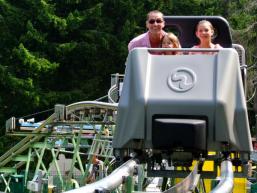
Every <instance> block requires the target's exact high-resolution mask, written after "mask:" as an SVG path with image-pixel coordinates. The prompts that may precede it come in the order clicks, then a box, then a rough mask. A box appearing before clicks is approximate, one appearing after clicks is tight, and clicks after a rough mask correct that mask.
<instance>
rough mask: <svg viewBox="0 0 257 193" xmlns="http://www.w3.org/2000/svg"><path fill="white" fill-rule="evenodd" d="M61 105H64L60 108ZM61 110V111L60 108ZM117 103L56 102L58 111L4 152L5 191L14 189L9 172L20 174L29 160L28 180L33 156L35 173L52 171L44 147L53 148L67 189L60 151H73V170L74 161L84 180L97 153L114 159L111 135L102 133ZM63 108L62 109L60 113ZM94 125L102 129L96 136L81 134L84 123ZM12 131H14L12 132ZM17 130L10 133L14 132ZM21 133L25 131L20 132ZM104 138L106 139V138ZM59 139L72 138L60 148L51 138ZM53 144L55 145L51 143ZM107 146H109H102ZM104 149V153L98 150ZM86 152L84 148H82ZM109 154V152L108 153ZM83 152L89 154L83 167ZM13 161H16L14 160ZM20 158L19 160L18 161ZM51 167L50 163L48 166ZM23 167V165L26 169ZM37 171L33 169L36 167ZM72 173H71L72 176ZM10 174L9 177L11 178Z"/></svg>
mask: <svg viewBox="0 0 257 193" xmlns="http://www.w3.org/2000/svg"><path fill="white" fill-rule="evenodd" d="M58 107H61V108H58ZM60 109H61V110H60ZM116 110H117V104H111V103H104V102H98V101H82V102H77V103H73V104H70V105H68V106H64V105H56V107H55V112H54V113H53V114H52V115H51V116H49V117H48V118H47V119H46V120H45V121H44V122H42V124H41V125H40V126H39V127H38V128H36V129H35V130H33V131H32V132H31V133H28V134H27V135H26V134H25V135H26V136H25V137H24V138H23V139H22V140H21V141H20V142H18V143H17V144H16V145H15V146H14V147H12V148H11V149H9V150H8V151H7V152H6V153H5V154H3V155H2V156H1V157H0V173H1V177H0V181H1V178H2V180H4V182H5V185H6V191H7V192H8V191H11V190H10V187H9V183H10V175H13V174H18V173H19V172H18V171H17V170H18V169H19V168H20V167H21V166H23V165H24V164H25V163H26V171H25V183H26V182H27V180H29V179H28V178H29V177H28V170H29V167H30V162H31V161H32V160H34V157H35V158H37V164H36V165H37V166H36V170H35V173H34V175H36V173H37V172H38V171H39V170H40V167H41V168H42V169H43V170H44V171H45V172H46V173H47V174H49V168H47V167H48V166H47V165H46V164H45V163H44V161H43V159H44V156H45V155H46V154H45V152H46V151H45V150H50V152H51V155H52V163H53V164H54V165H55V167H56V168H57V172H58V176H59V180H60V181H61V183H62V187H63V188H64V189H65V187H64V186H65V184H64V182H63V178H62V174H61V171H60V168H59V166H58V163H57V162H58V160H57V156H58V155H59V153H66V154H67V153H71V154H72V155H73V156H72V157H73V158H72V160H71V161H72V162H71V170H73V169H72V168H75V164H76V163H78V164H79V167H80V171H81V173H82V175H83V177H82V179H85V178H87V177H88V175H90V171H89V170H90V166H91V165H92V164H93V163H92V161H93V159H94V155H98V156H99V157H104V159H105V162H106V161H107V162H106V163H108V162H109V161H110V160H109V159H112V157H113V156H112V151H110V150H109V148H110V147H111V144H109V141H110V139H111V137H104V136H103V135H102V134H101V132H102V130H103V128H104V125H106V126H108V127H110V126H111V125H114V124H115V123H114V120H113V116H114V115H115V114H116ZM61 111H63V112H61ZM85 124H86V125H91V126H92V127H93V128H94V130H95V126H94V125H96V124H98V125H101V129H100V130H99V131H97V132H96V131H94V130H92V131H93V132H96V134H93V136H90V135H91V134H90V135H89V136H87V135H86V136H84V134H83V133H82V132H83V131H82V126H83V125H85ZM63 126H64V128H66V127H69V128H71V129H70V130H68V131H66V130H65V132H63V133H59V131H57V130H56V129H54V128H58V127H60V128H63ZM75 126H76V128H77V130H73V128H75ZM12 132H13V131H12ZM15 133H16V131H14V132H13V133H11V134H12V135H15ZM18 133H22V132H18ZM103 137H104V138H103ZM59 139H63V140H66V141H70V143H69V144H68V146H67V145H66V146H64V145H61V146H60V147H56V145H53V144H52V143H53V142H51V141H54V142H56V141H58V140H59ZM82 140H83V142H84V143H85V141H86V143H92V142H87V141H88V140H89V141H92V140H93V144H92V145H86V146H85V145H83V143H81V141H82ZM51 144H52V145H51ZM105 146H107V147H106V148H107V149H103V148H105ZM67 147H68V148H72V149H73V150H72V151H70V150H68V151H67V150H66V148H67ZM85 147H86V149H88V150H86V151H87V153H84V152H81V151H80V149H81V148H82V149H83V148H85ZM99 148H101V149H100V150H101V152H97V151H99ZM33 150H34V152H33ZM83 151H85V150H83ZM105 154H106V155H105ZM81 155H87V160H88V161H87V162H88V164H87V165H86V167H85V168H84V166H83V164H82V158H81ZM13 161H14V162H13ZM17 161H18V162H17ZM49 167H50V166H49ZM23 169H24V168H23ZM33 170H34V169H33ZM71 175H72V173H71V172H70V173H69V176H71ZM8 176H9V177H8Z"/></svg>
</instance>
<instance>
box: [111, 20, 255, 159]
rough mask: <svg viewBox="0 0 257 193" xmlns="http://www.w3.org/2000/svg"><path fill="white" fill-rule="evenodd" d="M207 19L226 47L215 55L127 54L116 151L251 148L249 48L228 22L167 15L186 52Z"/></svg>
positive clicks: (198, 152) (138, 51) (135, 51)
mask: <svg viewBox="0 0 257 193" xmlns="http://www.w3.org/2000/svg"><path fill="white" fill-rule="evenodd" d="M203 19H206V20H209V21H210V22H211V23H212V24H213V26H214V28H215V39H214V43H219V44H220V45H221V46H222V47H223V48H224V49H219V50H208V51H214V52H215V54H212V55H204V54H195V55H189V54H184V55H156V54H153V52H154V50H156V49H149V48H136V49H133V50H132V51H131V52H130V53H129V55H128V58H127V63H126V72H125V78H124V84H123V89H122V93H121V97H120V100H119V106H118V117H117V125H116V131H115V135H114V139H113V147H114V148H115V152H116V155H117V156H119V155H118V154H125V153H122V152H129V151H136V152H148V153H147V154H146V155H149V156H150V154H151V156H152V155H158V154H160V153H161V154H168V155H169V154H173V153H174V152H189V153H192V154H193V156H195V157H201V156H205V155H206V153H207V152H208V151H215V152H225V151H227V152H231V151H234V152H241V153H242V152H246V154H247V155H248V153H249V152H250V151H252V144H251V137H250V129H249V124H248V115H247V109H246V101H245V95H244V92H245V88H244V83H245V77H246V73H245V69H244V67H245V63H244V62H245V61H244V49H243V47H241V46H240V45H233V44H232V39H231V34H230V31H229V25H228V23H227V21H226V20H225V19H224V18H222V17H216V16H206V17H204V16H197V17H192V16H188V17H185V16H181V17H180V16H176V17H165V22H166V28H167V29H166V30H167V31H170V30H169V29H171V30H173V29H174V28H176V30H177V31H178V33H177V34H178V37H179V39H180V42H181V44H182V47H183V49H181V50H182V51H183V52H189V51H190V50H191V51H192V49H188V48H190V47H192V46H193V45H195V44H197V39H196V38H194V37H195V35H194V34H195V26H196V24H197V23H198V22H199V21H200V20H203ZM234 48H236V49H234ZM149 50H151V52H149ZM157 50H158V49H157ZM158 51H160V49H159V50H158ZM149 152H151V153H149ZM182 157H183V156H182ZM182 157H181V159H183V158H182ZM178 159H180V157H178Z"/></svg>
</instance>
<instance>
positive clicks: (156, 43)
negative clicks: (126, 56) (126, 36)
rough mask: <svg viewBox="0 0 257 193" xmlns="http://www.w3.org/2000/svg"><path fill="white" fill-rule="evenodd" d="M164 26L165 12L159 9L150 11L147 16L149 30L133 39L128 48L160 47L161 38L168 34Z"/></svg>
mask: <svg viewBox="0 0 257 193" xmlns="http://www.w3.org/2000/svg"><path fill="white" fill-rule="evenodd" d="M164 26H165V22H164V20H163V13H162V12H160V11H158V10H154V11H150V12H149V13H148V14H147V18H146V27H147V29H148V31H147V32H146V33H144V34H141V35H139V36H137V37H135V38H134V39H132V40H131V41H130V42H129V44H128V50H129V51H131V50H132V49H133V48H136V47H147V48H158V47H160V43H161V40H162V38H163V36H164V35H165V34H166V32H165V31H163V28H164Z"/></svg>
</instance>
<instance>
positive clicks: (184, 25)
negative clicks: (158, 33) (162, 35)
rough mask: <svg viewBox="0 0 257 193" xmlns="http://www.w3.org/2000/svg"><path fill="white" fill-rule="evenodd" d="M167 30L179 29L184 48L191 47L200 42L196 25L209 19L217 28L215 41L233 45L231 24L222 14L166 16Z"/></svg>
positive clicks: (179, 36) (229, 45)
mask: <svg viewBox="0 0 257 193" xmlns="http://www.w3.org/2000/svg"><path fill="white" fill-rule="evenodd" d="M164 20H165V31H166V32H169V31H174V30H175V31H177V32H178V34H177V35H178V38H179V40H180V43H181V46H182V47H183V48H191V47H192V46H194V45H197V44H199V40H198V39H197V37H196V36H195V30H196V25H197V24H198V22H199V21H201V20H208V21H210V22H211V23H212V25H213V27H214V29H215V37H214V39H213V43H215V44H217V43H218V44H220V45H221V46H222V47H224V48H231V47H232V38H231V33H230V30H229V24H228V22H227V20H226V19H224V18H223V17H220V16H165V17H164Z"/></svg>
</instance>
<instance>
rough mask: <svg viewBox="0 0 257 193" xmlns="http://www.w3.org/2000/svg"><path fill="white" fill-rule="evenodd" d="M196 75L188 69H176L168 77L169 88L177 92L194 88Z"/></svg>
mask: <svg viewBox="0 0 257 193" xmlns="http://www.w3.org/2000/svg"><path fill="white" fill-rule="evenodd" d="M195 83H196V74H195V73H194V71H193V70H191V69H189V68H184V67H181V68H176V69H174V70H173V71H172V72H171V73H170V74H169V76H168V85H169V87H170V88H171V89H172V90H174V91H177V92H186V91H188V90H190V89H192V88H193V87H194V85H195Z"/></svg>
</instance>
